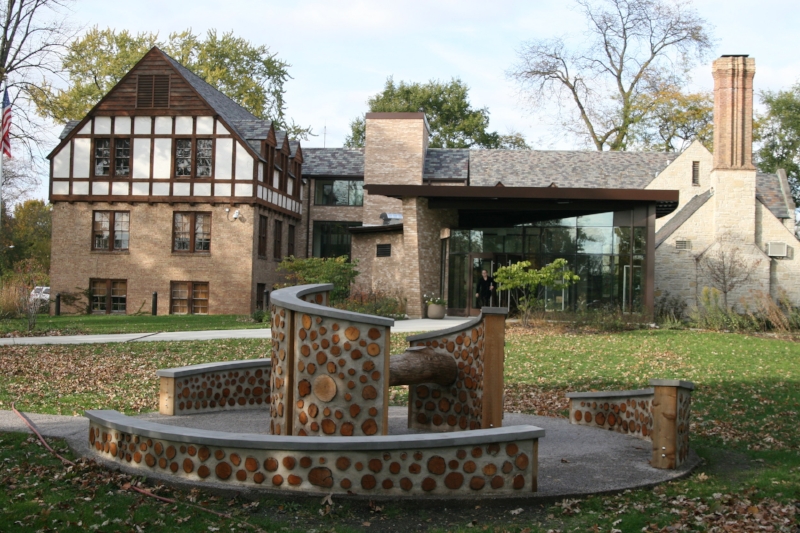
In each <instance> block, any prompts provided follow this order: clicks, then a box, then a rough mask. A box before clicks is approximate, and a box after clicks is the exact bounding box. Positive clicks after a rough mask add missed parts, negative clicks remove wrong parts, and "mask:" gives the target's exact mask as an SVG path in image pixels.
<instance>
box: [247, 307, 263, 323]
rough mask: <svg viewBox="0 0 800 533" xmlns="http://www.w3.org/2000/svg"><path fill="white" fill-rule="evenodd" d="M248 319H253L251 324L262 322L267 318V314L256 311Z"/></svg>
mask: <svg viewBox="0 0 800 533" xmlns="http://www.w3.org/2000/svg"><path fill="white" fill-rule="evenodd" d="M250 318H252V319H253V322H264V319H265V318H267V313H266V312H265V311H264V310H263V309H256V310H255V311H253V314H252V315H250Z"/></svg>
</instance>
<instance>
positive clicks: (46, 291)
mask: <svg viewBox="0 0 800 533" xmlns="http://www.w3.org/2000/svg"><path fill="white" fill-rule="evenodd" d="M30 298H31V302H36V303H37V304H38V305H40V306H45V305H48V304H49V303H50V287H34V288H33V290H32V291H31V297H30Z"/></svg>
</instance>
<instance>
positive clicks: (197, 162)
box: [175, 139, 213, 178]
mask: <svg viewBox="0 0 800 533" xmlns="http://www.w3.org/2000/svg"><path fill="white" fill-rule="evenodd" d="M195 148H196V150H193V149H192V139H175V176H177V177H179V178H191V177H195V178H210V177H211V166H212V161H213V158H212V155H211V154H212V149H213V142H212V140H211V139H196V140H195ZM194 152H196V156H197V157H196V158H194V157H192V154H193V153H194ZM192 161H194V163H192Z"/></svg>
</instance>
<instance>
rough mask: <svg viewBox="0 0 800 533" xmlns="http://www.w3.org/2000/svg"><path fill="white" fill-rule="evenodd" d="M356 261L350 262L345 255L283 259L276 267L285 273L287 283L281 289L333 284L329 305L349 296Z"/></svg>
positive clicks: (356, 272) (354, 275)
mask: <svg viewBox="0 0 800 533" xmlns="http://www.w3.org/2000/svg"><path fill="white" fill-rule="evenodd" d="M356 267H358V260H353V261H352V262H350V261H349V260H348V258H347V256H346V255H343V256H341V257H328V258H325V257H309V258H307V259H301V258H298V257H294V256H290V257H285V258H284V259H283V261H281V262H280V264H279V265H278V271H279V272H285V273H286V280H287V283H285V284H284V285H282V286H283V287H290V286H293V285H306V284H309V283H333V285H334V287H333V290H332V291H331V303H338V302H341V301H343V300H345V299H347V296H348V295H349V294H350V286H351V285H352V284H353V281H354V280H355V279H356V276H358V270H356Z"/></svg>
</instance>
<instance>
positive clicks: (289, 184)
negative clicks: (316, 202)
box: [286, 175, 294, 196]
mask: <svg viewBox="0 0 800 533" xmlns="http://www.w3.org/2000/svg"><path fill="white" fill-rule="evenodd" d="M286 194H288V195H289V196H294V176H292V175H290V176H289V177H288V179H287V180H286Z"/></svg>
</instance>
